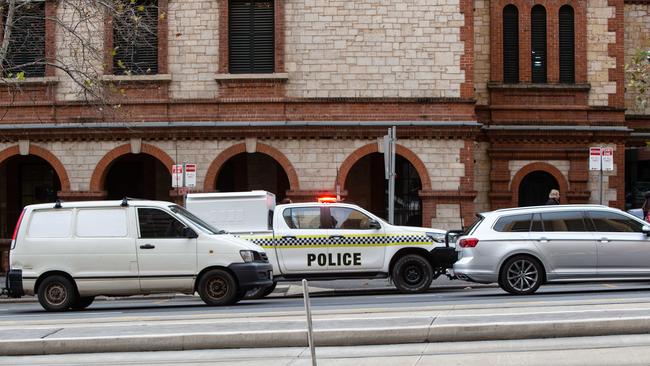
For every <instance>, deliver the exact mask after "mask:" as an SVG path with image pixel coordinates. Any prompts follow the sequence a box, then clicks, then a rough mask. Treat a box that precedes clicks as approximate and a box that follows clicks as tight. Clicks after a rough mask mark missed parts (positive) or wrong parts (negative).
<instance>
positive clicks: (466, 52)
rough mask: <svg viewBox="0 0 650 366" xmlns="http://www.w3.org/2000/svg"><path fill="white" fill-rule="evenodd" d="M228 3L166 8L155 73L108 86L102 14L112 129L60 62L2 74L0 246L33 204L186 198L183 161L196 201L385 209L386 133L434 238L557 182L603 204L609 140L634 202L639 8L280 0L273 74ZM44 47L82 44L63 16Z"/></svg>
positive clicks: (477, 0) (403, 184) (622, 185)
mask: <svg viewBox="0 0 650 366" xmlns="http://www.w3.org/2000/svg"><path fill="white" fill-rule="evenodd" d="M237 1H240V0H230V1H227V0H193V1H188V0H158V1H157V5H158V7H159V14H161V15H164V16H161V17H160V19H159V22H158V27H157V32H158V53H157V61H158V64H157V70H158V72H157V73H156V74H145V75H113V74H114V73H113V72H112V71H114V70H111V68H110V67H107V66H106V65H108V64H111V65H112V61H111V59H110V57H111V55H110V51H109V50H110V49H111V45H112V44H113V32H112V30H111V29H112V28H111V20H110V19H104V21H103V22H95V23H94V24H93V26H92V27H89V28H88V32H90V33H91V34H92V35H93V37H94V38H93V39H94V43H95V44H96V46H97V47H99V48H102V47H103V48H104V49H107V51H106V55H105V56H104V59H103V60H102V59H101V58H99V59H97V60H92V62H91V63H93V65H94V66H95V67H98V68H102V62H103V65H104V72H105V73H106V75H105V76H104V78H105V80H110V81H116V82H118V83H120V92H121V93H122V96H123V99H122V101H121V102H120V109H119V111H118V112H116V113H112V114H109V115H108V117H107V114H105V113H99V112H98V111H97V109H98V107H97V106H96V105H90V104H87V103H84V100H83V99H82V97H81V96H80V95H79V88H78V86H77V85H75V83H73V82H71V81H70V80H69V78H68V77H67V76H66V74H65V72H64V71H62V70H57V69H53V68H49V67H47V68H46V71H45V75H43V76H41V77H33V78H26V79H24V80H7V79H5V81H7V82H9V83H10V84H11V88H10V87H6V88H5V89H6V90H5V89H3V90H2V91H1V92H0V104H1V105H2V106H1V109H2V110H4V112H3V116H2V119H1V120H0V136H1V138H0V237H4V238H9V237H10V235H11V231H12V230H13V225H14V222H15V220H16V218H17V215H18V214H19V212H20V209H21V207H22V205H23V204H27V203H31V202H39V201H43V200H51V199H54V198H59V199H62V200H87V199H105V198H115V197H118V196H122V195H127V194H136V195H140V196H142V197H146V198H158V199H171V200H179V197H178V192H177V191H176V190H174V189H172V188H171V181H170V178H169V174H170V170H171V165H172V164H173V163H179V162H192V163H196V164H198V174H197V176H198V178H197V186H196V187H195V188H194V189H193V190H194V191H198V192H211V191H217V190H231V189H237V190H247V189H256V188H264V189H270V190H275V191H276V192H275V193H276V194H277V195H278V196H279V197H281V198H284V197H286V198H290V199H292V200H294V201H306V200H313V199H315V198H316V197H317V196H319V195H321V194H338V195H339V196H341V197H342V198H343V199H348V200H350V201H357V202H359V203H361V204H364V205H366V206H369V207H370V208H371V209H372V210H373V211H375V212H377V213H379V214H384V213H385V207H383V206H384V203H385V197H384V196H385V181H384V180H383V171H382V170H381V169H383V168H382V167H381V166H380V165H378V163H377V162H378V161H379V160H378V159H379V158H378V156H380V155H379V154H380V153H381V152H382V149H383V147H382V143H381V139H380V138H381V136H382V135H384V134H385V133H386V129H387V128H388V127H390V126H397V131H398V140H399V141H398V151H397V153H398V155H399V156H400V159H401V160H400V161H401V163H400V164H401V168H400V169H402V170H400V172H398V174H401V176H400V177H399V179H402V181H400V182H399V183H398V186H400V187H398V189H401V190H402V193H401V196H400V197H401V198H400V199H402V200H403V202H401V203H400V204H401V206H400V204H398V206H400V207H402V209H403V210H404V216H403V219H404V222H403V223H409V224H415V225H422V226H428V227H439V228H459V227H462V226H467V225H469V224H470V223H471V222H472V220H473V217H474V215H475V214H476V213H477V212H480V211H485V210H490V209H496V208H502V207H510V206H517V205H522V204H530V203H531V202H533V203H534V202H537V201H539V200H540V198H539V196H540V194H541V195H542V197H543V196H544V195H545V194H547V190H548V189H549V188H559V189H560V190H561V192H562V198H561V202H562V203H587V202H591V203H598V202H599V201H600V197H599V191H598V187H599V176H598V174H597V173H593V172H590V171H589V170H588V148H589V147H590V146H609V147H613V148H614V150H615V155H614V156H615V169H614V171H612V172H606V173H605V176H604V180H603V181H604V187H605V188H604V192H603V203H604V204H607V205H611V206H615V207H620V208H624V207H625V199H626V197H625V194H626V155H627V156H628V158H629V157H630V156H631V155H630V154H631V153H630V151H634V154H633V155H634V159H635V160H634V164H637V163H638V162H639V161H643V159H644V156H646V155H647V156H648V158H650V154H646V152H645V150H644V146H645V141H646V140H647V139H648V137H650V123H649V122H650V121H649V119H648V116H649V115H650V111H649V110H647V109H646V110H640V109H639V108H637V107H635V106H634V105H633V102H632V99H633V98H632V96H631V95H629V94H626V92H625V72H624V65H625V63H626V62H627V61H629V58H630V57H631V55H632V54H633V50H634V49H635V48H637V47H650V45H649V44H648V42H650V41H649V39H650V15H648V14H649V11H650V10H649V9H650V2H649V1H647V0H590V1H587V0H537V1H535V2H533V3H531V2H529V1H524V0H508V1H506V0H497V1H487V0H439V1H428V2H425V1H418V0H416V1H411V0H395V1H386V0H365V1H361V2H358V1H357V2H349V1H330V0H328V1H325V0H307V1H297V0H273V1H270V4H271V7H272V10H273V14H272V16H273V23H272V30H273V37H274V38H273V50H272V56H273V59H272V60H273V61H272V62H273V71H272V72H266V73H231V72H230V71H229V70H230V69H231V66H232V65H231V63H232V62H233V60H232V57H229V52H230V51H231V50H230V49H229V47H230V44H231V42H230V40H229V37H230V33H229V32H230V30H229V25H230V24H233V23H231V22H230V20H229V19H230V18H229V16H230V15H229V14H231V11H230V10H231V9H230V7H232V6H233V3H234V2H237ZM508 5H514V6H515V7H516V8H517V11H518V18H517V19H518V20H517V22H518V44H517V45H518V48H517V50H516V54H517V56H518V61H517V62H518V63H517V65H516V66H517V68H518V80H517V82H515V83H511V82H505V81H504V80H505V78H504V58H503V57H504V56H503V55H504V54H505V53H504V47H505V46H504V40H506V37H508V34H504V27H503V24H504V23H503V22H504V16H503V14H504V8H505V7H506V6H508ZM533 5H541V6H543V7H544V9H545V14H546V18H545V23H544V24H545V27H546V28H545V29H546V32H545V39H546V41H545V42H546V59H545V61H544V62H545V74H546V78H547V79H546V81H545V82H543V83H539V82H532V81H533V79H534V77H533V76H532V75H533V74H534V73H535V72H536V71H535V70H532V69H534V68H535V67H537V66H536V64H535V63H534V62H531V56H530V55H531V44H532V43H531V39H535V34H532V35H531V32H532V33H534V32H535V31H534V30H533V31H531V26H530V24H532V23H531V21H534V19H533V20H531V14H532V13H531V11H532V7H533ZM563 6H570V7H571V13H570V14H571V16H572V18H571V19H572V22H571V23H572V28H571V32H572V35H571V36H572V37H573V40H574V42H573V45H572V52H573V54H572V55H573V57H572V62H573V66H572V68H573V69H572V71H573V73H574V75H573V77H574V80H573V82H570V83H566V82H560V80H561V78H562V75H561V73H562V71H561V69H562V67H564V66H563V65H561V64H560V63H558V58H559V57H560V52H561V50H560V49H559V47H558V34H559V33H558V32H561V30H559V27H560V25H559V24H566V23H561V21H560V20H558V12H559V11H560V9H561V8H562V7H563ZM565 9H566V8H565ZM69 10H70V9H68V8H67V7H65V6H61V4H59V3H57V1H55V0H47V1H46V10H45V11H46V13H47V14H50V15H52V14H56V15H58V16H59V17H61V18H62V19H66V17H68V16H69V15H67V13H66V12H69ZM506 33H507V32H506ZM531 37H532V38H531ZM46 39H48V40H49V41H48V42H47V43H46V45H45V47H46V52H45V54H46V56H48V57H54V56H53V55H57V57H62V58H65V57H66V55H67V54H68V53H70V52H72V51H71V50H69V49H65V47H63V45H64V43H65V37H64V36H63V35H62V33H61V32H60V31H59V30H57V25H56V24H51V23H50V22H48V23H47V27H46ZM562 70H563V69H562ZM15 84H19V85H20V87H21V88H20V93H18V94H17V93H16V91H15V89H12V88H13V86H15ZM3 88H4V87H3ZM626 151H627V153H626ZM644 154H645V155H644ZM30 169H31V170H30ZM628 175H629V174H628ZM30 177H31V178H30ZM17 179H18V180H17ZM21 179H22V181H21ZM30 179H31V180H30ZM27 180H30V182H31V183H25V181H27ZM627 185H628V187H627V188H628V190H629V189H631V187H630V183H629V182H628V184H627ZM136 186H138V187H136ZM134 187H136V188H137V189H136V188H134ZM540 192H541V193H540ZM535 200H537V201H535ZM377 202H379V204H377Z"/></svg>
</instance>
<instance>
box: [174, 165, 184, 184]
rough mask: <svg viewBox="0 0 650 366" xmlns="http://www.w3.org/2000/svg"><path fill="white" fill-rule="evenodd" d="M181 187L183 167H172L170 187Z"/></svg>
mask: <svg viewBox="0 0 650 366" xmlns="http://www.w3.org/2000/svg"><path fill="white" fill-rule="evenodd" d="M182 186H183V165H182V164H174V165H172V187H173V188H178V187H182Z"/></svg>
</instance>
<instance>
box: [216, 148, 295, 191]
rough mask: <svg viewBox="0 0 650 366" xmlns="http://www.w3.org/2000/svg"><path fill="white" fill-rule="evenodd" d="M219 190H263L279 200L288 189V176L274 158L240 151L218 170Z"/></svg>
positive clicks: (217, 187)
mask: <svg viewBox="0 0 650 366" xmlns="http://www.w3.org/2000/svg"><path fill="white" fill-rule="evenodd" d="M215 188H216V189H217V191H219V192H241V191H252V190H258V189H259V190H264V191H269V192H271V193H273V194H275V199H276V201H277V202H281V201H282V200H283V199H284V198H285V197H286V196H287V191H288V190H289V188H290V186H289V177H287V173H286V172H285V171H284V169H283V168H282V165H280V164H279V163H278V162H277V161H275V159H273V158H272V157H270V156H269V155H266V154H262V153H251V154H249V153H242V154H238V155H235V156H233V157H232V158H230V159H228V161H226V163H225V164H224V165H223V166H222V167H221V170H219V176H218V177H217V186H216V187H215Z"/></svg>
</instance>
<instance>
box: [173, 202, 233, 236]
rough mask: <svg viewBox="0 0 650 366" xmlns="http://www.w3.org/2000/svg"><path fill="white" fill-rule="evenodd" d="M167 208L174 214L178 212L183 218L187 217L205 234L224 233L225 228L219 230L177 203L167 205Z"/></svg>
mask: <svg viewBox="0 0 650 366" xmlns="http://www.w3.org/2000/svg"><path fill="white" fill-rule="evenodd" d="M169 209H170V210H172V212H174V213H175V214H178V215H180V216H182V217H183V218H185V219H187V220H188V221H190V222H191V223H193V224H194V225H196V226H197V227H198V228H199V229H201V230H202V231H203V232H205V233H206V234H225V233H226V231H225V230H219V229H217V228H215V227H214V226H212V225H210V224H208V223H207V222H205V221H203V220H201V219H199V218H198V217H196V216H194V215H193V214H192V213H191V212H189V211H188V210H186V209H184V208H182V207H181V206H178V205H173V206H169Z"/></svg>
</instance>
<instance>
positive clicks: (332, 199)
mask: <svg viewBox="0 0 650 366" xmlns="http://www.w3.org/2000/svg"><path fill="white" fill-rule="evenodd" d="M318 203H336V197H332V196H323V197H318Z"/></svg>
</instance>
